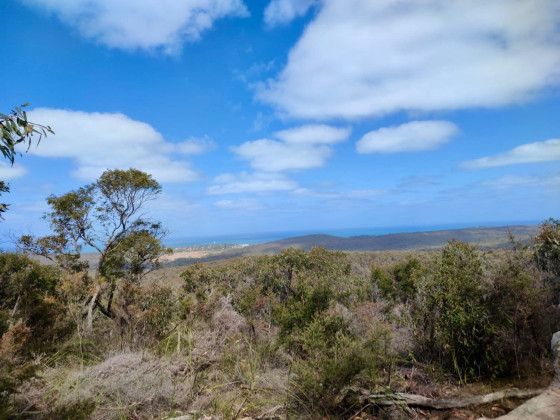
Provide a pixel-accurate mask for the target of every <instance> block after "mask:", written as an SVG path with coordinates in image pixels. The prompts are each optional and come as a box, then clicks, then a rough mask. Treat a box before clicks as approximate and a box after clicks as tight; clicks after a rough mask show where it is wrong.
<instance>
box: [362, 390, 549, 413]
mask: <svg viewBox="0 0 560 420" xmlns="http://www.w3.org/2000/svg"><path fill="white" fill-rule="evenodd" d="M542 392H544V390H543V389H517V388H510V389H505V390H503V391H497V392H492V393H490V394H486V395H477V396H474V397H464V398H446V399H437V398H428V397H424V396H422V395H416V394H407V393H403V392H396V393H394V394H372V395H365V396H362V397H361V398H360V399H361V402H362V403H370V404H375V405H381V406H390V405H407V406H409V407H421V408H430V409H434V410H447V409H450V408H465V407H473V406H476V405H482V404H488V403H491V402H494V401H498V400H501V399H504V398H521V399H524V398H531V397H534V396H535V395H539V394H541V393H542Z"/></svg>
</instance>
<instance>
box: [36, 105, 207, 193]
mask: <svg viewBox="0 0 560 420" xmlns="http://www.w3.org/2000/svg"><path fill="white" fill-rule="evenodd" d="M28 114H29V119H30V120H31V121H42V122H48V124H49V125H50V126H51V127H53V129H54V131H55V133H56V134H54V135H49V137H48V138H46V139H44V140H43V141H42V142H41V145H40V147H37V148H31V149H30V150H29V153H30V154H34V155H37V156H42V157H47V158H69V159H72V160H73V162H75V164H76V165H77V166H78V168H77V169H76V170H75V171H74V173H73V175H74V176H75V177H77V178H78V179H80V180H83V181H91V180H93V179H95V178H97V177H98V176H99V175H101V173H102V172H103V171H105V170H106V169H115V168H121V169H128V168H137V169H140V170H143V171H145V172H148V173H150V174H152V175H153V176H154V178H155V179H156V180H158V181H160V182H191V181H194V180H196V179H197V174H196V172H195V171H194V170H193V169H191V167H190V164H189V163H188V162H187V161H185V160H176V159H173V158H172V157H171V154H172V153H173V152H175V151H177V148H179V149H180V148H181V147H184V146H185V144H184V143H183V144H181V143H180V144H179V145H175V144H173V143H169V142H166V141H165V140H164V139H163V136H162V135H161V134H160V133H159V132H157V131H156V130H155V129H154V128H153V127H152V126H150V125H149V124H146V123H144V122H141V121H135V120H133V119H131V118H129V117H127V116H126V115H123V114H119V113H114V114H111V113H99V112H93V113H88V112H82V111H69V110H61V109H48V108H38V109H35V110H34V111H30V112H29V113H28Z"/></svg>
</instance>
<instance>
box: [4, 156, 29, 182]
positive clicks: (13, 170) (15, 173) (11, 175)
mask: <svg viewBox="0 0 560 420" xmlns="http://www.w3.org/2000/svg"><path fill="white" fill-rule="evenodd" d="M26 173H27V169H26V168H25V167H24V166H21V165H19V164H17V163H15V164H14V165H13V166H12V165H10V164H8V163H6V162H2V161H0V181H9V180H10V179H16V178H21V177H22V176H24V175H25V174H26Z"/></svg>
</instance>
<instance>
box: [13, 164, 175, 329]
mask: <svg viewBox="0 0 560 420" xmlns="http://www.w3.org/2000/svg"><path fill="white" fill-rule="evenodd" d="M160 193H161V186H160V184H159V183H158V182H157V181H155V180H154V179H153V178H152V176H151V175H149V174H147V173H145V172H142V171H140V170H137V169H128V170H120V169H115V170H107V171H105V172H104V173H103V174H102V175H101V177H100V178H99V179H98V180H97V181H96V182H94V183H92V184H89V185H86V186H84V187H81V188H78V189H77V190H74V191H70V192H68V193H66V194H64V195H61V196H56V195H51V196H50V197H48V199H47V202H48V204H49V206H50V211H49V212H47V213H46V214H45V218H46V219H47V220H48V221H49V222H50V225H51V229H52V230H53V231H54V235H51V236H47V237H44V238H39V239H36V238H32V237H29V236H26V237H22V238H21V239H20V244H21V246H22V248H23V249H25V250H27V251H30V252H34V253H37V254H40V255H43V256H45V257H47V258H50V259H52V260H55V261H56V262H58V264H59V265H60V266H61V267H62V268H64V269H66V270H67V271H69V272H72V271H74V272H75V271H79V270H83V269H84V263H83V262H80V259H79V257H80V253H81V252H82V249H83V248H84V246H85V247H88V248H90V249H93V250H95V251H97V256H98V257H97V266H96V268H95V272H94V274H93V288H92V291H91V295H90V298H89V300H88V302H87V328H88V329H89V330H91V329H92V325H93V313H94V310H95V309H96V308H98V309H99V310H100V311H101V312H102V313H103V314H105V315H106V316H108V317H112V316H113V313H112V310H111V305H112V301H113V294H114V292H115V289H116V287H117V284H118V283H119V282H120V281H124V280H130V281H136V280H138V279H139V278H140V277H141V276H142V275H143V274H144V273H145V272H147V271H150V270H153V269H155V268H157V267H159V265H160V257H161V256H162V255H163V254H164V253H166V252H168V250H167V249H166V248H165V247H164V246H163V244H162V242H161V240H162V238H163V237H164V236H165V233H166V231H165V229H164V228H163V227H162V225H161V223H159V222H154V221H151V220H149V219H147V218H146V217H145V214H144V209H145V204H146V203H147V202H148V201H150V200H154V199H155V198H156V197H157V196H158V195H159V194H160ZM103 283H106V284H108V287H106V288H105V289H106V294H107V296H106V303H105V304H102V302H101V301H102V298H103V296H101V295H102V284H103Z"/></svg>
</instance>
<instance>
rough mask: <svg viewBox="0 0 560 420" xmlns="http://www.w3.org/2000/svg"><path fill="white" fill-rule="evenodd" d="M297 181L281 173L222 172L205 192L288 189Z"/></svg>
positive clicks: (275, 190)
mask: <svg viewBox="0 0 560 420" xmlns="http://www.w3.org/2000/svg"><path fill="white" fill-rule="evenodd" d="M297 186H298V185H297V183H296V182H295V181H294V180H292V179H290V178H288V177H287V176H285V175H282V174H275V173H259V172H257V173H247V172H242V173H240V174H223V175H220V176H218V177H216V178H215V179H214V185H212V186H210V187H208V188H207V189H206V193H207V194H212V195H217V194H240V193H267V192H278V191H290V190H294V189H296V188H297Z"/></svg>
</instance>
